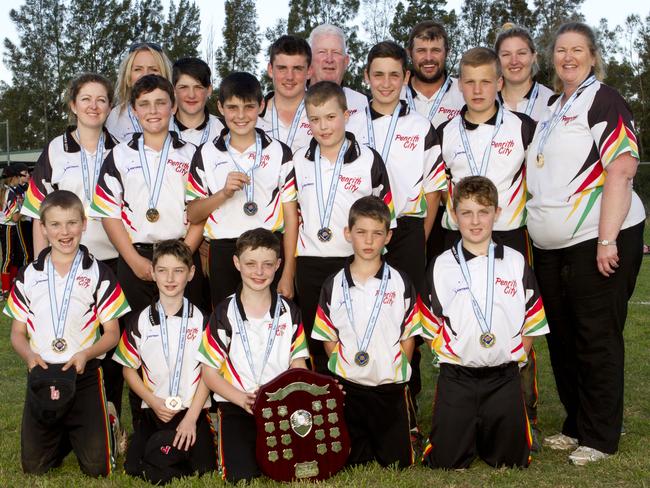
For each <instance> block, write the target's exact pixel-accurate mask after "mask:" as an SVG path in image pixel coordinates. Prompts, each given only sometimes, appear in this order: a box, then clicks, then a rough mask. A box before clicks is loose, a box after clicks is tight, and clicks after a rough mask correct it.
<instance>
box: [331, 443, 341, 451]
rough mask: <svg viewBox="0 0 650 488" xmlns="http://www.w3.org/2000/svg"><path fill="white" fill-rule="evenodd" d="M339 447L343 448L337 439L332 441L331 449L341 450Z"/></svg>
mask: <svg viewBox="0 0 650 488" xmlns="http://www.w3.org/2000/svg"><path fill="white" fill-rule="evenodd" d="M341 449H343V447H342V446H341V443H340V442H339V441H336V442H332V451H334V452H341Z"/></svg>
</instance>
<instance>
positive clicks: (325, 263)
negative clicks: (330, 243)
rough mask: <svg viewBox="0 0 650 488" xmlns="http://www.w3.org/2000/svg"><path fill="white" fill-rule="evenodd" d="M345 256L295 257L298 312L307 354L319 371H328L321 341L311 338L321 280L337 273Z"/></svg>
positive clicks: (343, 262)
mask: <svg viewBox="0 0 650 488" xmlns="http://www.w3.org/2000/svg"><path fill="white" fill-rule="evenodd" d="M346 259H347V258H338V257H337V258H318V257H312V256H298V258H297V259H296V289H297V292H298V296H299V297H300V312H301V313H302V324H303V327H304V328H305V334H306V337H307V340H308V342H309V354H310V355H311V361H312V366H313V368H314V369H315V370H316V371H317V372H319V373H328V369H327V354H325V349H324V348H323V343H322V342H321V341H314V340H312V339H311V331H312V329H313V327H314V318H315V317H316V309H317V308H318V301H319V299H320V289H321V286H322V285H323V282H324V281H325V280H326V279H327V278H328V277H329V276H331V275H333V274H335V273H338V272H339V271H340V270H341V268H343V265H344V264H345V260H346Z"/></svg>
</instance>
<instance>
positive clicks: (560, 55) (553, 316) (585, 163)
mask: <svg viewBox="0 0 650 488" xmlns="http://www.w3.org/2000/svg"><path fill="white" fill-rule="evenodd" d="M551 55H552V61H553V67H554V69H555V88H556V91H557V92H558V95H557V96H554V97H553V98H551V100H550V103H551V105H550V106H549V107H548V110H547V111H546V112H545V115H544V116H543V117H542V119H541V120H540V123H539V124H538V126H537V131H536V132H535V137H534V138H533V142H532V143H531V144H530V146H529V148H528V157H527V161H526V177H527V183H528V191H529V193H530V198H529V200H528V201H527V203H526V206H527V208H528V230H529V232H530V236H531V237H532V240H533V243H534V247H533V253H534V260H535V274H536V275H537V281H538V283H539V287H540V290H541V293H542V297H543V300H544V308H545V310H546V317H547V319H548V325H549V327H550V329H551V333H550V334H549V335H547V336H546V337H547V342H548V350H549V356H550V359H551V365H552V367H553V374H554V376H555V384H556V386H557V390H558V395H559V397H560V401H561V402H562V405H563V406H564V409H565V411H566V416H565V419H564V423H563V425H562V428H561V431H560V433H558V434H555V435H552V436H550V437H547V438H546V439H545V440H544V442H545V444H546V445H548V446H549V447H551V448H553V449H567V450H568V449H571V450H572V452H571V454H570V455H569V461H570V462H572V463H573V464H576V465H584V464H587V463H590V462H594V461H600V460H602V459H605V458H607V457H609V456H610V455H611V454H614V453H615V452H616V451H617V450H618V444H619V439H620V436H621V426H622V422H623V405H624V402H623V400H624V396H623V386H624V382H625V344H624V339H623V328H624V326H625V320H626V317H627V306H628V300H629V299H630V297H631V296H632V292H633V291H634V286H635V283H636V278H637V275H638V273H639V269H640V266H641V261H642V248H643V226H644V223H645V211H644V208H643V203H642V202H641V199H640V198H639V197H638V195H637V194H636V193H635V192H634V190H633V188H632V181H633V178H634V176H635V174H636V170H637V167H638V165H639V149H638V145H637V139H636V135H635V128H634V120H633V115H632V112H631V110H630V107H629V106H628V104H627V103H626V102H625V100H624V99H623V97H621V95H620V94H619V93H618V92H617V91H616V90H615V89H613V88H611V87H609V86H607V85H605V84H603V83H601V81H600V80H601V79H602V78H603V77H604V73H603V61H602V57H601V54H600V50H599V48H598V43H597V40H596V36H595V35H594V32H593V30H592V29H591V28H590V27H589V26H587V25H586V24H583V23H580V22H570V23H567V24H563V25H562V26H560V28H559V29H558V31H557V33H556V34H555V36H554V38H553V40H552V45H551ZM630 454H632V453H630Z"/></svg>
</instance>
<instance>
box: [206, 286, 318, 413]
mask: <svg viewBox="0 0 650 488" xmlns="http://www.w3.org/2000/svg"><path fill="white" fill-rule="evenodd" d="M276 300H277V295H274V296H273V298H272V300H271V307H270V309H269V311H268V312H267V313H266V314H265V315H264V317H263V318H260V319H248V318H247V317H246V312H245V311H244V306H243V305H242V303H241V299H240V295H239V292H237V293H236V294H233V295H230V296H229V297H228V298H227V299H226V300H224V301H223V302H221V303H220V304H219V305H217V307H216V308H215V309H214V312H212V315H210V321H209V323H208V326H207V328H206V329H205V332H204V335H203V341H202V343H201V346H200V347H199V351H198V353H197V359H198V360H199V361H200V362H201V363H204V364H207V365H208V366H210V367H211V368H215V369H216V370H218V372H219V374H220V375H221V376H223V378H224V379H225V380H226V381H227V382H228V383H230V384H231V385H233V386H234V387H235V388H237V389H239V390H242V391H245V392H249V393H252V392H253V391H255V390H256V389H257V388H258V387H259V386H260V385H263V384H264V383H267V382H269V381H271V380H272V379H273V378H275V377H276V376H278V375H279V374H280V373H283V372H285V371H286V370H287V369H289V366H290V365H291V362H292V361H293V360H294V359H300V358H308V357H309V350H308V349H307V338H306V337H305V331H304V329H303V327H302V320H301V318H300V310H299V309H298V307H297V306H296V305H295V304H294V303H293V302H291V301H290V300H287V299H286V298H284V297H281V298H280V300H282V303H281V305H280V317H279V320H278V328H277V331H276V337H275V340H274V342H273V346H272V347H271V350H270V353H269V357H268V361H267V363H266V366H264V367H263V362H264V355H265V351H266V347H267V342H268V338H269V331H270V330H271V326H272V324H273V313H274V312H275V304H276ZM235 307H238V308H239V313H240V317H241V318H242V322H243V326H244V327H245V328H246V336H247V337H248V342H249V344H250V350H251V353H252V354H251V356H252V360H253V365H254V367H255V371H256V374H257V375H258V376H259V375H260V373H261V380H260V382H259V384H258V383H257V380H258V378H255V377H254V376H253V373H252V371H251V368H250V365H249V363H248V359H247V357H246V353H245V350H244V345H243V342H242V339H241V336H240V334H239V332H238V328H237V319H236V318H235ZM262 368H263V370H262ZM213 397H214V399H215V400H216V401H221V402H223V401H227V400H226V399H224V398H222V397H221V396H219V395H217V394H216V393H215V394H214V395H213Z"/></svg>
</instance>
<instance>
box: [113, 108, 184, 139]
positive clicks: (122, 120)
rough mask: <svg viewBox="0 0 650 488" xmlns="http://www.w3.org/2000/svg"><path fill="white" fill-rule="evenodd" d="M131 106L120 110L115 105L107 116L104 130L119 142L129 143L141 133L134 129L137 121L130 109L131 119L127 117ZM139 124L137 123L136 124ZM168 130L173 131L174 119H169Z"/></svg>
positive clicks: (139, 129)
mask: <svg viewBox="0 0 650 488" xmlns="http://www.w3.org/2000/svg"><path fill="white" fill-rule="evenodd" d="M130 107H131V106H130V105H129V104H127V106H126V107H124V110H121V105H116V106H115V107H113V109H112V110H111V113H110V114H108V118H107V119H106V123H105V124H104V125H105V126H106V129H107V130H108V132H110V133H111V134H112V135H113V136H114V137H115V138H116V139H117V140H118V141H119V142H129V141H130V140H131V139H133V136H134V135H135V134H136V133H138V132H142V129H141V128H139V127H136V125H135V124H134V121H136V120H137V118H136V116H135V111H134V110H133V108H131V117H132V118H131V117H129V108H130ZM138 124H139V122H138ZM169 130H175V129H174V118H173V117H172V118H171V119H169Z"/></svg>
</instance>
